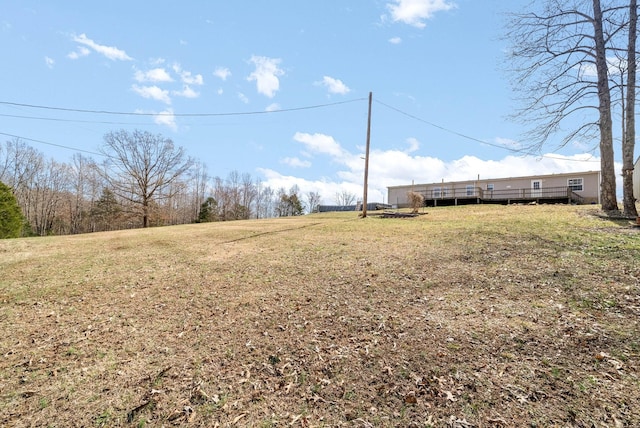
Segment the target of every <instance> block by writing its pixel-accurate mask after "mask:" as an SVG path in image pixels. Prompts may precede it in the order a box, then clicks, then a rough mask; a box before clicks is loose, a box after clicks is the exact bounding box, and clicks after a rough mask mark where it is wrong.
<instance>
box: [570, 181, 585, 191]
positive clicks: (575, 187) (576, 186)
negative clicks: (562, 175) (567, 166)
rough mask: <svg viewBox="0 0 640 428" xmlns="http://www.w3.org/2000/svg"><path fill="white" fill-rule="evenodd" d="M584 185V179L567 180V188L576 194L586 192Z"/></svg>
mask: <svg viewBox="0 0 640 428" xmlns="http://www.w3.org/2000/svg"><path fill="white" fill-rule="evenodd" d="M582 183H583V182H582V178H570V179H569V180H567V186H568V187H569V189H571V190H572V191H574V192H581V191H582V190H584V186H583V185H582Z"/></svg>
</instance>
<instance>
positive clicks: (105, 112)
mask: <svg viewBox="0 0 640 428" xmlns="http://www.w3.org/2000/svg"><path fill="white" fill-rule="evenodd" d="M364 100H366V98H356V99H352V100H346V101H337V102H334V103H327V104H315V105H310V106H303V107H293V108H285V109H276V110H262V111H247V112H226V113H167V112H161V113H144V112H122V111H108V110H87V109H76V108H67V107H52V106H43V105H36V104H24V103H14V102H9V101H0V104H4V105H8V106H14V107H26V108H35V109H42V110H56V111H67V112H74V113H92V114H110V115H120V116H170V117H215V116H250V115H260V114H271V113H285V112H292V111H300V110H311V109H317V108H324V107H333V106H337V105H341V104H349V103H354V102H358V101H364Z"/></svg>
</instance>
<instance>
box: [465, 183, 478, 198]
mask: <svg viewBox="0 0 640 428" xmlns="http://www.w3.org/2000/svg"><path fill="white" fill-rule="evenodd" d="M475 194H476V192H475V190H474V189H473V186H472V185H471V184H467V196H473V195H475Z"/></svg>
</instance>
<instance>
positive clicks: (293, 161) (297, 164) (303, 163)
mask: <svg viewBox="0 0 640 428" xmlns="http://www.w3.org/2000/svg"><path fill="white" fill-rule="evenodd" d="M280 162H281V163H283V164H285V165H289V166H291V167H294V168H309V167H310V166H311V162H310V161H307V160H302V159H300V158H297V157H293V158H289V157H287V158H284V159H282V160H281V161H280Z"/></svg>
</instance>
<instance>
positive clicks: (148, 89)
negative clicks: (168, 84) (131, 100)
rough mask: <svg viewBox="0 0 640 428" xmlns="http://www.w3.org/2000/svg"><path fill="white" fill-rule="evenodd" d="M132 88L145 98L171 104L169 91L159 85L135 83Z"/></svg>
mask: <svg viewBox="0 0 640 428" xmlns="http://www.w3.org/2000/svg"><path fill="white" fill-rule="evenodd" d="M131 89H132V90H133V91H134V92H135V93H136V94H138V95H140V96H141V97H143V98H149V99H152V100H157V101H162V102H163V103H166V104H171V98H170V97H169V91H167V90H166V89H161V88H159V87H157V86H155V85H154V86H138V85H133V86H131Z"/></svg>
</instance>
